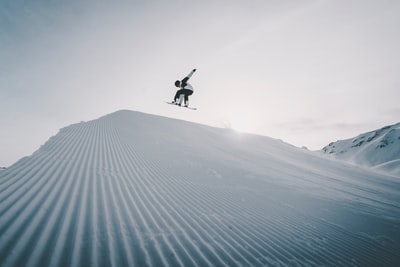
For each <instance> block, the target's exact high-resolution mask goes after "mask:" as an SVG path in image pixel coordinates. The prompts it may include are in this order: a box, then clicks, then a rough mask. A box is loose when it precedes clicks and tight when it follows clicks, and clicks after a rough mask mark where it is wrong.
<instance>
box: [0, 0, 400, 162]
mask: <svg viewBox="0 0 400 267" xmlns="http://www.w3.org/2000/svg"><path fill="white" fill-rule="evenodd" d="M399 47H400V1H396V0H393V1H385V0H375V1H368V0H348V1H336V0H313V1H306V0H304V1H278V0H261V1H252V0H249V1H233V0H229V1H228V0H226V1H217V0H213V1H208V0H202V1H184V0H182V1H179V0H171V1H166V0H165V1H161V0H160V1H153V0H151V1H149V0H146V1H145V0H143V1H127V0H126V1H121V0H117V1H95V0H92V1H91V0H79V1H78V0H76V1H61V0H60V1H56V0H53V1H50V0H35V1H22V0H3V1H1V2H0V127H1V128H0V166H9V165H10V164H12V163H14V162H15V161H16V160H18V159H20V158H21V157H24V156H28V155H30V154H31V153H32V152H34V151H35V150H37V149H38V148H39V147H40V145H42V144H43V143H44V142H45V141H47V140H48V139H49V138H50V137H51V136H52V135H55V134H56V133H57V132H58V130H59V129H60V128H62V127H65V126H68V125H70V124H72V123H76V122H80V121H87V120H91V119H96V118H98V117H100V116H103V115H105V114H108V113H111V112H114V111H117V110H120V109H130V110H137V111H142V112H146V113H151V114H157V115H162V116H167V117H174V118H180V119H185V120H189V121H194V122H199V123H203V124H208V125H212V126H218V127H233V128H238V129H240V130H243V131H248V132H253V133H258V134H262V135H266V136H270V137H274V138H278V139H282V140H283V141H285V142H288V143H291V144H293V145H296V146H307V147H308V148H309V149H313V150H316V149H321V148H322V147H323V146H325V145H327V144H328V143H329V142H331V141H336V140H338V139H344V138H350V137H352V136H355V135H357V134H359V133H362V132H366V131H370V130H374V129H376V128H380V127H382V126H385V125H388V124H393V123H396V122H399V121H400V105H399V99H400V89H399V87H400V75H399V70H400V49H399ZM193 68H197V70H198V71H197V72H196V73H195V74H194V75H193V77H192V78H191V84H192V85H193V87H194V89H195V93H194V95H193V96H192V97H191V99H190V104H191V105H192V106H195V107H197V108H198V110H197V111H191V110H188V109H181V108H178V107H174V106H170V105H167V104H165V103H164V101H166V100H172V97H173V95H174V93H175V90H176V88H175V87H174V82H175V80H176V79H182V78H184V76H185V75H186V74H188V73H189V72H190V71H191V70H192V69H193Z"/></svg>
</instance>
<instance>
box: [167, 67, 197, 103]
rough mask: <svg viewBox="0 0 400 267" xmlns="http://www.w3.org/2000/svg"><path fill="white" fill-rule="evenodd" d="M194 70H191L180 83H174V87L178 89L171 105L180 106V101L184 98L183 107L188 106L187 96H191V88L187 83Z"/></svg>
mask: <svg viewBox="0 0 400 267" xmlns="http://www.w3.org/2000/svg"><path fill="white" fill-rule="evenodd" d="M195 71H196V69H193V70H192V71H191V72H190V73H189V74H188V75H187V76H186V77H185V78H183V80H182V81H179V80H178V81H176V82H175V86H176V87H178V88H180V89H179V90H178V91H176V94H175V97H174V100H173V101H172V103H173V104H176V105H179V106H180V105H182V99H183V98H185V103H184V105H185V107H187V106H189V96H190V95H192V94H193V86H192V85H190V84H189V83H188V82H187V81H188V80H189V79H190V77H192V75H193V73H194V72H195Z"/></svg>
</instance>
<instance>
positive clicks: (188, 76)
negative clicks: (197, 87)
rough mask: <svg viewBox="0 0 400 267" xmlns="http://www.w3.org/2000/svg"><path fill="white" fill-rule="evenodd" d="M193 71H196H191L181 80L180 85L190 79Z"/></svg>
mask: <svg viewBox="0 0 400 267" xmlns="http://www.w3.org/2000/svg"><path fill="white" fill-rule="evenodd" d="M195 71H196V69H193V70H192V71H191V72H190V73H189V74H188V75H187V76H186V77H185V78H183V80H182V83H183V84H185V83H186V82H187V81H188V80H189V79H190V77H192V75H193V73H194V72H195Z"/></svg>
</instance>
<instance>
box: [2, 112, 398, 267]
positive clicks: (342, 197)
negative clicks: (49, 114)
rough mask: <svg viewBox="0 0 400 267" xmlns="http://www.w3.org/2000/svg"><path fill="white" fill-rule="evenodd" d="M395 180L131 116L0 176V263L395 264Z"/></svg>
mask: <svg viewBox="0 0 400 267" xmlns="http://www.w3.org/2000/svg"><path fill="white" fill-rule="evenodd" d="M399 192H400V181H399V180H398V179H395V178H394V177H392V176H386V175H384V174H379V173H375V172H370V171H368V170H364V169H362V168H357V167H356V166H350V165H348V164H344V163H343V164H342V163H341V162H336V161H331V160H328V159H326V158H324V157H321V156H319V155H316V154H315V153H312V152H309V151H306V150H302V149H298V148H295V147H293V146H291V145H288V144H285V143H283V142H281V141H278V140H275V139H271V138H268V137H263V136H257V135H249V134H238V133H235V132H233V131H231V130H227V129H219V128H213V127H208V126H204V125H199V124H194V123H190V122H185V121H180V120H174V119H168V118H164V117H159V116H153V115H148V114H143V113H139V112H133V111H118V112H115V113H112V114H109V115H107V116H104V117H101V118H99V119H97V120H93V121H88V122H82V123H78V124H74V125H71V126H68V127H65V128H63V129H61V130H60V132H59V133H58V134H57V135H55V136H53V137H51V138H50V139H49V140H48V141H47V142H46V143H45V144H44V145H43V146H42V147H41V148H40V149H39V150H38V151H36V152H35V153H34V154H33V155H31V156H29V157H25V158H23V159H21V160H20V161H18V162H17V163H15V164H14V165H12V166H10V167H8V168H7V169H5V170H3V171H1V172H0V266H2V267H8V266H322V265H323V266H398V265H397V264H398V260H399V255H400V194H399Z"/></svg>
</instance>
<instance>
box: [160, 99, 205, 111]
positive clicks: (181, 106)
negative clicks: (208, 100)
mask: <svg viewBox="0 0 400 267" xmlns="http://www.w3.org/2000/svg"><path fill="white" fill-rule="evenodd" d="M165 103H167V104H170V105H174V106H177V107H180V108H188V109H191V110H197V108H193V107H185V106H183V105H177V104H175V103H172V102H168V101H165Z"/></svg>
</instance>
